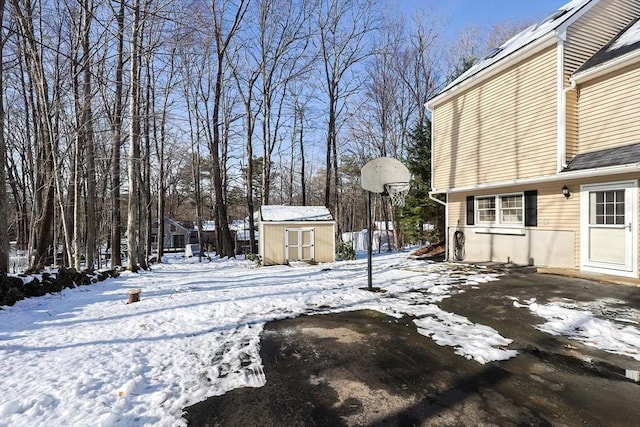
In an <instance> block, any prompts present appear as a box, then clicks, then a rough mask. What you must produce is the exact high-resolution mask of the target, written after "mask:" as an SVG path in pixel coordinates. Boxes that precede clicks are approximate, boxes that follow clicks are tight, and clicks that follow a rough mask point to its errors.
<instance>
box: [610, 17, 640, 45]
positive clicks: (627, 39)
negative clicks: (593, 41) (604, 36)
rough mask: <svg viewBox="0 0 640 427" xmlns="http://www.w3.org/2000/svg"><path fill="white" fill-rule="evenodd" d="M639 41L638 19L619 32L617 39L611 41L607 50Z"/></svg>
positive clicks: (639, 22) (639, 26)
mask: <svg viewBox="0 0 640 427" xmlns="http://www.w3.org/2000/svg"><path fill="white" fill-rule="evenodd" d="M638 42H640V20H638V21H636V22H635V23H634V24H633V25H631V26H630V27H629V28H628V29H627V30H626V31H625V32H623V33H622V34H620V36H619V37H618V39H617V40H616V41H615V42H613V43H611V46H609V48H608V49H607V50H608V51H612V50H617V49H620V48H621V47H624V46H630V45H632V44H635V43H638Z"/></svg>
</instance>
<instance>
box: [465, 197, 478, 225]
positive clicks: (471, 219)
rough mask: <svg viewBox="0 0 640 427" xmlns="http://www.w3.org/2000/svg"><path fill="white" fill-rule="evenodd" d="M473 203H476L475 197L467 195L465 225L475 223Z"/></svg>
mask: <svg viewBox="0 0 640 427" xmlns="http://www.w3.org/2000/svg"><path fill="white" fill-rule="evenodd" d="M475 203H476V200H475V197H473V196H467V225H473V224H475V217H476V214H475V212H474V208H475Z"/></svg>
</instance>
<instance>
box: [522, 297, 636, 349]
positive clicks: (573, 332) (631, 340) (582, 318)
mask: <svg viewBox="0 0 640 427" xmlns="http://www.w3.org/2000/svg"><path fill="white" fill-rule="evenodd" d="M619 303H620V302H619V301H607V300H597V301H589V302H577V301H572V300H564V301H554V302H550V303H548V304H538V303H537V302H536V301H535V299H532V300H529V301H526V302H525V303H524V304H523V303H520V302H518V301H517V300H514V301H513V304H514V306H515V307H528V308H529V310H531V312H533V313H534V314H536V315H538V316H540V317H542V318H544V319H546V322H545V323H543V324H540V325H537V326H536V328H538V329H539V330H541V331H543V332H546V333H548V334H551V335H562V336H566V337H568V338H571V339H574V340H576V341H579V342H581V343H583V344H585V345H588V346H591V347H595V348H598V349H601V350H604V351H607V352H610V353H616V354H622V355H624V356H628V357H631V358H634V359H636V360H639V361H640V329H638V327H637V325H638V324H639V323H640V311H638V310H633V309H631V308H628V307H627V308H618V309H615V308H614V307H615V306H616V304H619ZM603 307H607V309H606V310H603ZM601 317H605V318H601ZM606 317H609V318H608V319H607V318H606ZM634 325H636V326H634Z"/></svg>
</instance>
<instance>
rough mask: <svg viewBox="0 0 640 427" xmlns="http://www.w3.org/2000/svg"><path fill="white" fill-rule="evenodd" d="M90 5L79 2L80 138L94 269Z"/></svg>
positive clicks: (89, 260)
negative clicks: (80, 39) (80, 31)
mask: <svg viewBox="0 0 640 427" xmlns="http://www.w3.org/2000/svg"><path fill="white" fill-rule="evenodd" d="M92 17H93V7H90V3H89V0H83V3H82V18H83V25H82V26H83V31H82V55H83V56H82V64H81V66H82V96H83V105H82V128H81V129H82V134H83V140H84V148H85V150H84V151H85V156H86V160H87V171H86V174H87V176H86V181H87V212H86V214H87V224H86V226H87V237H86V242H85V257H86V263H85V266H86V268H87V269H88V270H93V268H94V262H95V261H94V255H95V252H96V227H97V224H96V166H95V147H94V141H93V109H92V108H91V101H92V98H93V96H92V93H91V49H90V44H89V43H90V32H91V20H92V19H93V18H92Z"/></svg>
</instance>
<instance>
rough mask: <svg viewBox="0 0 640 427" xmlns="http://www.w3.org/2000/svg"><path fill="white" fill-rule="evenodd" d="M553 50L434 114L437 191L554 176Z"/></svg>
mask: <svg viewBox="0 0 640 427" xmlns="http://www.w3.org/2000/svg"><path fill="white" fill-rule="evenodd" d="M555 74H556V47H555V46H554V47H552V48H549V49H547V50H545V51H544V52H542V53H540V54H538V55H536V56H535V57H533V58H529V59H527V60H525V61H523V62H521V63H519V64H517V65H515V66H513V67H511V68H509V69H507V70H506V71H504V72H503V73H501V74H500V75H499V76H497V77H495V78H493V79H491V80H489V81H487V82H483V83H481V84H479V85H478V86H476V87H474V88H471V89H469V90H467V91H466V92H464V93H463V94H461V95H460V96H457V97H455V98H454V99H452V100H449V101H447V102H445V103H444V104H443V105H440V106H437V107H436V108H435V110H434V117H435V119H434V136H433V137H434V147H435V149H434V172H435V175H434V186H435V188H436V189H438V190H442V189H448V188H456V187H461V186H468V185H475V184H479V183H491V182H500V181H505V180H512V179H516V178H527V177H534V176H540V175H547V174H552V173H555V165H556V140H557V138H556V122H557V121H556V109H557V103H556V79H555Z"/></svg>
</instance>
